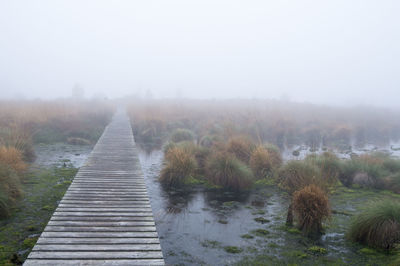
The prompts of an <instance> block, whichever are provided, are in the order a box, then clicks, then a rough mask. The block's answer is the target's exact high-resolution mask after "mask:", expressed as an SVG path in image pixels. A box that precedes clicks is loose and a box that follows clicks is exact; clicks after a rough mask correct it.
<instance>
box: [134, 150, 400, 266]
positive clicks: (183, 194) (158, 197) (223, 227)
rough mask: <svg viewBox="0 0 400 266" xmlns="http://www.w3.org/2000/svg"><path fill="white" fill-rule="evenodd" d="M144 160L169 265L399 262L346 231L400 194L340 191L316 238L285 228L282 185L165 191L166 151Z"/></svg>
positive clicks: (285, 198)
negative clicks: (372, 205) (370, 207)
mask: <svg viewBox="0 0 400 266" xmlns="http://www.w3.org/2000/svg"><path fill="white" fill-rule="evenodd" d="M139 157H140V161H141V164H142V168H143V172H144V175H145V178H146V184H147V187H148V192H149V196H150V200H151V205H152V208H153V212H154V216H155V220H156V224H157V230H158V233H159V236H160V241H161V246H162V248H163V252H164V255H165V259H166V262H167V264H170V265H231V264H235V263H237V264H238V265H253V264H255V263H261V265H262V264H263V263H265V264H267V265H286V264H290V263H296V264H300V265H343V264H352V265H365V264H370V265H387V264H388V263H389V262H390V261H391V260H392V259H393V256H391V255H387V254H385V253H378V252H374V251H373V250H370V249H366V248H365V247H364V246H360V245H357V244H353V243H350V242H348V241H346V239H345V233H346V230H347V229H348V227H349V222H350V219H351V217H352V216H353V215H354V214H356V213H357V212H358V211H359V210H360V209H361V208H362V207H363V206H364V205H365V203H366V202H367V201H369V200H373V199H380V198H385V197H389V198H392V199H393V200H400V197H399V195H395V194H393V193H390V192H379V191H371V190H362V189H356V190H353V189H348V188H344V187H341V188H339V189H338V190H337V191H336V192H335V193H333V194H332V195H331V198H330V200H331V204H332V209H333V210H334V214H333V215H332V217H331V219H330V221H328V222H327V223H326V225H325V227H326V234H324V235H323V236H322V237H321V238H320V239H317V240H310V239H308V238H305V237H303V236H302V235H301V234H300V232H298V231H297V230H296V229H290V228H287V227H285V226H284V224H285V220H286V210H287V206H288V204H289V197H288V196H287V194H285V193H284V192H283V191H281V190H279V188H277V187H276V186H269V187H264V188H259V189H254V190H252V191H251V192H249V193H242V194H239V195H237V194H233V193H229V192H223V191H219V190H207V189H205V188H201V187H197V188H194V189H191V190H189V191H179V190H166V189H164V188H163V187H162V186H161V185H160V183H159V182H158V180H157V179H158V176H159V172H160V169H161V167H162V160H163V153H162V151H160V150H157V151H152V152H150V153H146V152H144V151H141V152H140V154H139ZM316 247H317V248H316ZM320 248H322V249H320ZM259 265H260V264H259Z"/></svg>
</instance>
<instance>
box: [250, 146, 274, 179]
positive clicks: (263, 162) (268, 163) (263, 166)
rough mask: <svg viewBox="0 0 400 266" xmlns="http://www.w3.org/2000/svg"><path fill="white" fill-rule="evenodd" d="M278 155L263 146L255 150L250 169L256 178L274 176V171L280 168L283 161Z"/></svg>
mask: <svg viewBox="0 0 400 266" xmlns="http://www.w3.org/2000/svg"><path fill="white" fill-rule="evenodd" d="M279 159H280V155H278V156H277V153H274V152H271V151H269V150H267V149H266V148H265V147H263V146H258V147H257V148H255V149H254V150H253V152H252V154H251V157H250V162H249V164H250V168H251V169H252V170H253V173H254V175H255V177H256V178H265V177H268V176H272V174H273V170H274V169H275V168H277V167H279V166H280V164H281V162H282V161H281V159H280V160H279Z"/></svg>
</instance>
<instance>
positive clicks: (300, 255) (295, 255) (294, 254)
mask: <svg viewBox="0 0 400 266" xmlns="http://www.w3.org/2000/svg"><path fill="white" fill-rule="evenodd" d="M283 255H284V256H287V257H292V258H297V259H305V258H307V254H306V253H304V252H301V251H298V250H294V251H287V252H283Z"/></svg>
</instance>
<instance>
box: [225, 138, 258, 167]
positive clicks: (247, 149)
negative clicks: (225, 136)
mask: <svg viewBox="0 0 400 266" xmlns="http://www.w3.org/2000/svg"><path fill="white" fill-rule="evenodd" d="M254 148H255V144H254V143H253V142H252V141H251V140H250V139H249V138H247V137H243V136H241V137H233V138H231V139H230V140H229V141H228V143H227V145H226V150H227V152H229V153H232V154H234V155H235V156H236V158H238V159H239V160H241V161H242V162H244V163H246V164H247V163H249V161H250V157H251V154H252V152H253V150H254Z"/></svg>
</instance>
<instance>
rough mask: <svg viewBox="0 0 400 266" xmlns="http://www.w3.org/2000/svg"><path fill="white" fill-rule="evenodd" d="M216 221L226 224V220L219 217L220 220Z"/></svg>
mask: <svg viewBox="0 0 400 266" xmlns="http://www.w3.org/2000/svg"><path fill="white" fill-rule="evenodd" d="M218 223H220V224H228V221H227V220H223V219H220V220H218Z"/></svg>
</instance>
